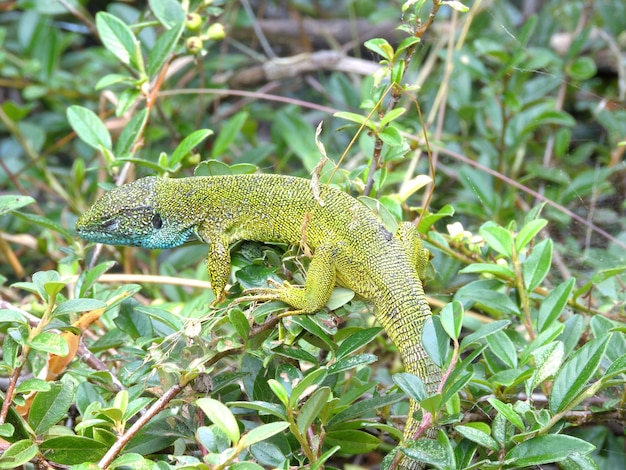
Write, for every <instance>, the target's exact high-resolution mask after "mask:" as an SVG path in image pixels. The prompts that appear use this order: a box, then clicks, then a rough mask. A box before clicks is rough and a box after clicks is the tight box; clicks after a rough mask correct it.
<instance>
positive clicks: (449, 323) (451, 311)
mask: <svg viewBox="0 0 626 470" xmlns="http://www.w3.org/2000/svg"><path fill="white" fill-rule="evenodd" d="M463 313H464V312H463V304H462V303H461V302H458V301H456V300H455V301H452V302H450V303H448V304H446V305H444V307H443V308H442V309H441V312H439V317H440V318H441V326H442V327H443V329H444V330H445V332H446V333H447V334H448V336H449V337H450V338H452V339H458V338H459V335H460V334H461V328H462V327H463Z"/></svg>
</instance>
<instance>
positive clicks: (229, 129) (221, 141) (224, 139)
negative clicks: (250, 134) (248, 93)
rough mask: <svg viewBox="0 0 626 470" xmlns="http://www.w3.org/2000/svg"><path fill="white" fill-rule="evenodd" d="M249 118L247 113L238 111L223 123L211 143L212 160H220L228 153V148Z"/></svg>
mask: <svg viewBox="0 0 626 470" xmlns="http://www.w3.org/2000/svg"><path fill="white" fill-rule="evenodd" d="M249 117H250V113H249V112H247V111H240V112H238V113H237V114H235V115H234V116H233V117H231V118H230V119H229V120H228V121H226V122H225V123H223V125H222V128H221V129H220V131H219V132H218V133H217V135H216V137H215V141H214V142H213V148H212V149H211V157H212V158H221V157H222V156H223V155H224V154H225V153H227V152H228V148H229V147H230V146H231V144H232V143H233V142H234V141H235V139H236V138H237V136H238V135H239V133H240V132H241V129H242V128H243V125H244V124H245V123H246V121H247V120H248V118H249Z"/></svg>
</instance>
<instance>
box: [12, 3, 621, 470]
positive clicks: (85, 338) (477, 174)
mask: <svg viewBox="0 0 626 470" xmlns="http://www.w3.org/2000/svg"><path fill="white" fill-rule="evenodd" d="M322 3H324V2H322ZM467 3H468V4H469V2H467ZM493 3H494V4H490V5H488V6H484V5H482V3H481V2H474V3H473V4H471V5H469V7H470V8H469V9H466V8H464V7H463V5H461V3H460V2H455V1H451V2H432V3H431V2H424V1H412V2H406V4H404V5H403V6H402V8H401V10H402V11H400V9H399V8H398V7H397V6H389V5H387V3H386V2H375V1H371V2H354V3H352V4H350V5H349V6H348V7H346V9H345V10H344V9H343V7H338V6H337V5H335V4H334V3H333V4H332V6H330V5H325V4H324V5H323V6H324V7H328V10H327V11H326V10H323V11H321V10H320V9H321V7H320V6H319V5H320V4H318V3H315V2H314V3H311V4H309V3H307V2H296V3H294V4H293V5H290V6H289V7H288V10H287V11H282V10H281V8H284V7H279V6H275V8H276V9H277V10H272V11H273V12H274V14H275V15H276V17H277V18H285V17H286V13H287V12H289V13H291V15H296V16H297V17H300V18H301V17H303V16H308V17H311V18H314V19H315V21H311V22H306V21H302V22H299V23H298V25H299V27H300V30H298V32H297V35H296V36H293V37H292V38H291V40H287V41H285V40H284V36H285V35H287V34H289V33H288V31H286V30H284V29H281V30H279V34H275V33H276V32H275V30H273V29H272V28H274V27H275V24H276V23H271V22H264V21H263V19H262V14H261V13H260V12H256V13H254V12H253V11H248V10H247V9H246V8H244V9H241V10H240V9H239V8H237V7H238V6H239V3H238V2H197V1H192V2H180V3H179V2H176V1H175V0H167V1H157V0H154V1H149V2H148V5H147V6H146V8H145V9H139V8H135V7H134V6H132V5H130V4H122V3H111V4H109V5H108V7H107V11H90V10H88V9H87V8H92V9H95V8H96V7H93V6H92V5H89V4H88V5H87V6H86V7H84V6H81V5H79V4H77V3H74V2H59V3H49V2H31V3H29V2H17V3H15V4H10V5H9V6H7V7H4V8H6V9H7V11H6V12H5V14H3V18H2V19H1V20H0V21H2V25H1V27H0V46H1V48H2V49H1V50H2V54H0V70H1V71H2V77H1V78H0V80H2V82H1V83H2V87H3V89H2V93H3V95H4V98H5V99H4V100H3V102H2V103H1V104H0V121H1V123H2V125H1V127H0V132H1V134H0V152H1V154H2V159H1V160H0V165H1V167H2V168H3V170H4V173H0V185H2V187H3V189H7V191H6V194H4V195H2V196H0V221H1V224H2V225H0V253H1V255H2V257H3V259H4V260H5V263H3V264H2V265H0V281H2V287H0V293H1V294H2V300H0V338H1V339H2V360H1V362H0V371H1V374H2V376H3V377H4V380H3V391H4V395H3V397H2V400H1V401H2V408H1V411H0V450H1V451H2V455H1V456H0V468H16V467H20V466H23V465H26V466H28V465H30V466H31V468H32V466H33V465H35V464H36V465H40V466H45V465H48V464H53V465H66V466H72V467H73V468H77V469H89V468H99V467H100V468H103V467H106V468H110V469H113V468H163V469H165V468H198V469H201V468H215V469H219V468H232V469H234V470H236V469H255V468H290V467H293V466H308V467H310V468H324V467H328V468H339V467H342V466H344V465H360V466H361V467H365V468H371V467H373V466H376V465H379V464H380V466H381V468H391V467H392V466H394V465H395V464H394V460H393V459H394V456H395V455H396V453H398V452H402V453H404V454H406V455H408V456H410V457H412V458H414V459H417V460H419V461H421V462H424V463H427V464H429V465H431V466H433V467H436V468H514V467H515V468H520V467H534V466H541V465H545V464H550V463H557V464H558V465H559V466H560V467H561V468H568V469H569V468H572V469H574V468H581V469H582V468H584V469H588V468H602V469H604V468H606V469H613V468H620V467H621V466H622V465H623V459H624V451H623V449H624V436H623V427H624V418H623V408H624V401H625V400H626V395H625V390H624V377H625V373H626V339H625V336H624V297H625V294H624V289H623V281H624V255H623V252H624V251H623V249H624V247H625V243H626V236H625V233H624V218H623V201H622V198H621V197H619V195H620V194H622V193H623V183H622V180H621V176H622V163H621V158H622V155H623V149H624V148H626V147H624V146H623V141H624V140H625V136H626V125H625V123H626V119H625V117H626V116H625V111H624V109H623V101H624V96H625V94H626V89H625V88H626V87H625V85H624V80H623V67H622V66H621V65H620V64H621V57H620V55H619V53H618V52H619V47H620V44H621V43H620V41H622V42H623V38H622V37H621V35H620V33H621V32H622V31H624V30H626V24H624V23H625V22H626V14H624V13H625V12H624V6H623V5H622V2H619V1H617V0H609V1H605V2H597V3H596V4H594V5H593V7H588V5H587V3H586V2H583V1H572V2H566V3H563V2H557V1H548V2H544V4H543V5H542V6H541V8H540V9H538V10H537V11H528V9H529V8H530V7H528V6H527V7H523V9H522V10H520V9H519V8H518V7H517V5H519V2H493ZM530 3H532V2H529V5H530ZM246 5H247V3H246ZM450 7H452V8H450ZM272 11H269V10H268V12H267V14H268V15H270V14H272ZM329 16H330V17H332V18H334V21H336V22H337V23H335V24H336V25H337V24H338V25H339V30H341V29H343V30H348V29H349V30H350V31H360V29H359V28H363V24H365V23H363V22H366V27H367V28H368V29H369V28H372V27H373V26H372V22H373V23H375V22H377V21H378V22H381V23H382V24H383V26H384V27H383V28H381V31H385V30H386V31H390V30H391V29H393V28H395V27H397V26H400V28H399V29H400V31H398V32H397V34H387V33H386V35H385V37H382V34H380V35H381V37H371V36H367V35H364V34H362V33H361V34H360V35H359V36H358V38H357V39H358V40H357V41H354V44H356V45H353V46H352V47H353V49H350V48H349V47H348V46H344V47H343V48H339V49H335V50H330V49H331V48H334V47H335V46H336V44H334V43H333V42H332V41H329V42H326V40H327V39H328V37H329V33H328V32H327V31H329V30H330V29H328V30H325V29H324V28H330V26H331V23H322V22H321V20H319V18H321V17H329ZM343 18H351V19H349V20H345V19H343ZM357 18H358V19H359V20H358V21H357V20H356V19H357ZM399 18H402V21H401V20H400V19H399ZM279 24H280V25H281V27H282V28H285V23H279ZM320 25H321V26H320ZM389 25H392V26H391V27H389ZM320 29H321V30H322V32H321V33H320ZM259 31H260V32H259ZM334 34H335V35H336V37H337V38H338V37H340V36H341V34H342V32H341V31H339V32H336V33H334ZM281 36H283V40H281ZM303 37H304V38H307V40H305V41H303V40H302V39H301V38H303ZM320 38H325V39H321V40H320ZM257 39H258V42H257ZM350 39H352V37H348V38H347V39H345V41H346V42H347V41H349V40H350ZM222 40H224V41H223V42H222ZM320 41H321V42H320ZM360 45H363V48H360ZM257 46H258V50H255V49H253V48H252V47H257ZM337 50H341V51H348V50H350V52H351V54H349V55H352V56H354V57H348V54H345V53H344V52H341V53H338V52H337ZM260 51H262V52H260ZM303 51H305V52H304V53H303ZM259 54H266V56H263V55H259ZM272 54H277V55H279V56H281V57H283V59H280V60H279V59H274V58H273V57H272ZM324 54H325V55H324ZM259 57H260V59H259ZM329 57H330V58H332V60H331V59H329ZM359 57H362V59H359ZM251 60H252V61H254V64H252V65H251V63H250V62H251ZM378 61H380V62H378ZM346 68H348V70H350V71H354V72H355V73H348V72H346V71H345V70H346ZM246 87H248V89H244V88H246ZM250 90H252V91H250ZM279 93H280V94H279ZM321 120H323V121H324V127H323V130H322V131H321V134H320V135H316V132H315V127H316V126H317V124H318V122H319V121H321ZM333 131H337V132H333ZM76 137H78V138H76ZM321 142H323V144H322V143H321ZM620 142H621V144H620ZM326 154H328V155H329V156H331V158H327V157H326ZM338 155H341V156H342V157H341V158H337V157H336V156H338ZM427 157H428V158H427ZM258 169H262V170H263V171H267V170H270V169H271V171H272V172H276V173H285V174H296V175H300V176H306V175H309V174H311V173H312V174H314V175H315V176H316V177H319V178H320V179H321V181H322V182H331V181H332V182H333V184H336V185H338V186H340V187H341V188H343V189H344V190H346V191H349V192H351V193H352V194H354V195H360V196H361V200H362V201H363V202H364V203H365V204H367V205H368V206H369V207H371V208H372V209H373V210H374V211H375V212H376V213H377V214H378V216H379V217H380V219H381V220H382V221H383V223H384V224H385V225H386V226H387V227H388V228H389V229H390V230H392V231H395V227H396V226H397V224H398V222H399V221H400V220H402V219H403V218H404V219H407V218H409V219H412V220H415V221H416V224H417V225H418V228H419V230H420V232H421V234H422V236H423V238H424V240H425V243H426V245H427V247H428V249H429V250H430V251H431V253H432V254H433V255H434V258H433V260H432V267H431V268H429V270H428V273H427V282H426V290H427V292H428V293H429V294H430V295H431V297H429V300H430V303H431V306H432V307H433V308H434V309H435V310H436V313H437V315H435V316H434V317H433V320H432V322H429V323H427V325H426V327H425V334H424V339H423V342H424V346H425V347H426V349H427V350H428V352H429V354H430V355H431V357H432V358H433V360H434V361H435V362H436V363H437V364H439V365H440V366H441V367H442V369H443V370H444V379H445V383H444V384H443V386H442V388H441V393H437V394H435V395H434V396H428V397H426V395H425V392H424V390H423V384H422V383H421V381H420V380H419V379H418V378H417V377H415V376H412V375H410V374H407V373H404V372H402V366H401V364H400V363H399V361H398V360H397V359H396V358H397V351H396V350H395V347H394V346H393V345H391V344H390V343H389V341H387V340H386V338H385V336H384V335H383V334H382V332H381V329H380V328H379V327H378V326H377V325H376V324H375V322H374V320H373V318H372V316H371V315H370V314H369V312H370V310H371V309H370V307H369V306H368V305H367V304H365V303H364V302H363V301H361V300H360V299H358V298H354V294H353V293H352V292H351V291H349V290H347V289H342V288H336V289H335V291H334V293H333V296H332V297H331V300H330V301H329V303H328V305H327V308H326V309H325V310H324V311H323V312H319V313H318V314H316V315H314V316H287V317H285V318H283V319H282V321H280V322H277V321H276V320H275V319H276V318H277V315H279V314H280V313H283V312H284V311H285V309H284V306H283V305H282V304H279V303H277V302H271V303H266V304H264V305H244V306H243V307H242V306H241V305H240V304H239V303H238V302H237V298H238V296H239V294H240V293H241V292H242V290H244V289H247V288H250V287H258V286H265V285H266V280H267V279H268V278H272V279H274V280H277V281H280V280H284V279H287V280H289V281H290V282H292V283H295V284H301V283H302V281H303V279H304V276H305V273H306V267H307V265H308V262H309V260H308V258H307V257H306V256H304V255H303V254H302V253H300V251H299V250H298V249H297V247H287V246H282V245H277V244H266V243H248V242H246V243H239V244H237V246H235V247H234V248H233V255H232V257H233V260H232V261H233V270H232V276H231V281H232V286H231V287H230V289H229V296H228V297H227V298H226V299H222V300H223V301H221V302H219V303H217V305H216V306H215V305H212V303H213V302H214V301H215V300H216V299H214V298H213V294H212V293H211V291H210V288H209V287H210V286H209V283H208V281H207V274H206V269H205V266H204V263H201V262H200V260H201V259H203V258H204V256H205V253H206V248H204V247H202V246H199V245H189V246H185V247H182V248H180V249H177V250H172V251H171V252H169V251H168V252H163V253H158V252H147V251H145V250H138V249H132V248H113V247H104V248H103V247H93V246H90V245H85V244H84V243H83V242H81V241H78V240H77V239H76V238H74V235H73V232H72V229H71V227H73V223H74V221H75V219H76V216H77V214H80V213H81V212H83V211H84V210H85V209H86V208H87V207H88V206H89V205H90V204H91V203H92V202H93V201H94V199H95V196H96V193H97V192H98V190H99V188H101V187H102V188H104V189H107V188H110V187H111V184H110V182H109V181H111V180H113V179H114V180H115V181H117V182H120V183H121V182H123V181H129V180H132V179H135V177H137V176H141V175H144V174H158V175H162V176H182V175H189V174H192V173H195V174H199V175H216V174H242V173H251V172H255V171H257V170H258ZM427 175H429V176H430V178H429V176H427ZM431 183H434V184H431ZM99 257H102V258H106V259H113V260H115V261H118V262H119V265H120V268H116V265H117V264H116V263H115V261H105V262H100V263H98V261H97V260H98V258H99ZM150 273H151V274H150ZM75 359H80V360H75ZM407 396H409V397H412V398H414V399H417V400H418V401H420V404H421V407H422V411H421V413H431V415H432V416H433V421H434V426H433V428H432V429H431V430H430V432H427V433H426V434H427V436H421V437H420V439H418V440H415V441H413V442H401V439H402V433H401V432H400V431H399V429H401V427H402V423H403V420H404V416H406V414H407V412H408V406H407V400H406V398H407ZM615 424H617V429H615V428H616V427H615V426H614V425H615ZM396 444H399V445H398V446H396ZM385 456H387V457H385ZM383 458H384V460H383ZM29 462H30V463H29Z"/></svg>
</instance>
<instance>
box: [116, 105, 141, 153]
mask: <svg viewBox="0 0 626 470" xmlns="http://www.w3.org/2000/svg"><path fill="white" fill-rule="evenodd" d="M147 120H148V110H147V109H146V108H144V109H142V110H141V111H139V112H138V113H136V114H135V115H134V116H133V117H132V119H131V120H130V121H129V122H128V124H126V125H125V126H124V129H122V133H121V134H120V136H119V138H118V139H117V143H116V144H115V155H117V156H118V157H119V158H125V157H128V156H130V155H131V153H132V150H133V147H134V146H135V144H136V142H137V141H136V139H137V137H138V136H139V135H140V131H141V129H142V128H143V127H144V125H145V124H146V122H147Z"/></svg>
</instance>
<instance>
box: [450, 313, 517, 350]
mask: <svg viewBox="0 0 626 470" xmlns="http://www.w3.org/2000/svg"><path fill="white" fill-rule="evenodd" d="M509 323H511V322H510V321H509V320H498V321H494V322H491V323H487V324H485V325H483V326H481V327H480V328H479V329H478V330H476V331H475V332H474V333H471V334H469V335H467V336H466V337H465V338H463V340H462V341H461V348H460V351H463V350H464V349H467V348H468V347H469V346H470V345H472V344H474V343H478V342H480V340H482V339H483V338H485V337H486V336H489V335H491V334H493V333H495V332H496V331H500V330H502V329H503V328H505V327H506V326H508V324H509Z"/></svg>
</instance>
